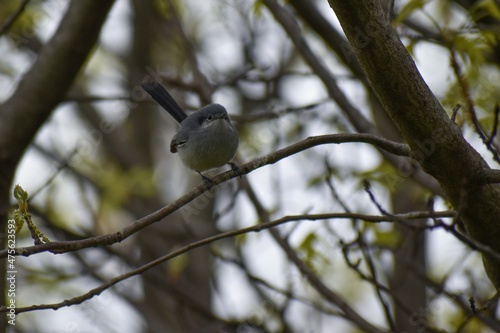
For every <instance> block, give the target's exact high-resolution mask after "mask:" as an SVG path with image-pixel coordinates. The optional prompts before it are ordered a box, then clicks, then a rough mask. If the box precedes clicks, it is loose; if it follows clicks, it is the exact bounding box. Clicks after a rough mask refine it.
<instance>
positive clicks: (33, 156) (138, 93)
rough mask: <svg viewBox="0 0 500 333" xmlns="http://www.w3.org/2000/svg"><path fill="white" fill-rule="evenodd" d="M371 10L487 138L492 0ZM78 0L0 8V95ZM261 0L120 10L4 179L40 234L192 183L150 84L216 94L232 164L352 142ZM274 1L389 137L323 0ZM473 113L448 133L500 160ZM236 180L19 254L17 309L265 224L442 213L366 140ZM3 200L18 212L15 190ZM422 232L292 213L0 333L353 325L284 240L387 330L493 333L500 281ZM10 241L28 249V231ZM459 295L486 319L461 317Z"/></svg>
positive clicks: (464, 312)
mask: <svg viewBox="0 0 500 333" xmlns="http://www.w3.org/2000/svg"><path fill="white" fill-rule="evenodd" d="M74 1H80V0H74ZM82 1H83V0H82ZM86 1H89V0H86ZM381 2H382V3H383V5H384V6H386V8H387V11H388V16H389V17H390V18H391V19H392V22H393V26H394V28H395V29H396V30H397V31H398V33H399V34H400V37H401V40H402V41H403V42H404V43H405V45H406V46H407V49H408V50H409V52H410V53H411V54H412V56H413V57H414V59H415V61H416V63H417V65H418V66H419V69H420V71H421V73H422V75H423V76H424V79H426V81H427V83H428V84H429V86H430V87H431V89H432V90H433V91H434V92H435V94H436V96H437V97H438V98H439V99H440V101H441V102H442V104H443V106H444V107H445V108H446V109H447V111H448V112H449V114H450V116H452V109H453V108H454V107H455V106H456V105H457V104H461V105H463V108H462V110H465V109H466V108H467V107H468V106H469V105H470V103H471V102H473V104H474V106H475V107H476V110H477V115H478V118H479V123H480V125H481V126H482V127H483V129H484V130H485V131H487V132H489V131H490V130H491V129H493V128H495V121H497V120H498V118H497V117H498V114H495V106H497V105H498V103H499V99H500V68H499V65H500V43H499V38H500V25H499V20H500V9H499V4H498V1H495V0H479V1H473V0H455V1H451V0H428V1H423V0H410V1H394V2H385V1H381ZM71 3H72V2H71V1H68V0H38V1H26V2H25V3H23V1H18V0H2V1H0V22H7V21H8V20H9V18H10V17H11V15H12V14H13V13H15V12H16V10H18V9H19V8H20V6H21V5H22V4H25V7H24V10H22V12H21V13H20V14H19V16H18V17H17V19H16V20H15V22H14V23H13V24H12V25H11V26H10V27H8V29H6V30H4V31H2V32H3V33H2V35H1V36H0V54H1V57H0V102H1V101H5V100H7V99H8V98H9V96H10V95H11V94H12V93H13V92H14V91H15V89H16V85H17V83H18V82H19V80H20V78H21V77H22V76H23V74H24V73H25V72H26V70H27V69H28V68H30V66H31V65H32V64H33V61H34V59H35V58H36V57H37V54H38V53H39V52H40V50H41V49H42V48H43V47H44V45H45V44H46V42H47V40H48V39H49V38H50V37H51V36H52V34H54V33H55V31H56V28H57V25H58V24H59V22H60V20H61V19H62V17H63V16H64V15H65V10H66V8H67V7H68V6H70V5H71ZM269 3H274V1H271V0H269V1H259V0H256V1H254V0H210V1H199V0H198V1H197V0H186V1H176V0H130V1H125V0H117V1H116V3H115V4H114V7H113V9H112V11H111V13H110V14H109V16H108V18H107V21H106V23H105V25H104V26H103V29H102V33H101V37H100V41H99V44H98V45H97V46H96V47H95V49H94V51H93V53H92V54H91V55H89V57H88V59H87V61H86V64H85V66H84V68H82V69H81V72H80V74H79V76H78V78H77V80H76V81H75V82H74V84H73V86H72V87H71V88H70V90H69V93H68V94H67V96H66V98H65V99H64V100H61V101H60V104H59V106H58V107H57V108H56V109H55V110H54V111H53V113H52V116H51V117H50V119H48V120H47V121H46V122H45V123H44V124H43V125H42V124H40V125H41V128H40V130H39V132H38V133H37V135H36V137H35V138H34V139H33V141H32V143H31V145H30V146H29V148H28V149H27V151H26V153H25V154H24V156H23V158H22V160H21V161H20V163H19V165H18V168H17V171H16V176H15V179H14V180H13V182H12V183H13V184H17V183H19V184H21V185H22V186H23V188H24V189H25V190H27V191H28V193H29V194H30V213H31V214H32V217H33V221H34V223H35V224H36V225H37V226H38V228H39V229H40V230H41V231H42V232H43V233H44V234H45V235H46V236H47V237H49V238H50V239H51V240H72V239H79V238H84V237H91V236H95V235H102V234H106V233H111V232H115V231H117V230H119V229H121V228H123V227H125V226H127V225H129V224H130V223H132V222H133V221H134V220H136V219H139V218H141V217H142V216H144V215H146V214H148V213H150V212H152V211H154V210H156V209H159V208H161V207H162V206H164V205H166V204H167V203H168V202H170V201H172V200H174V199H175V198H177V197H179V196H181V195H182V194H183V193H185V192H187V191H189V190H190V188H192V187H193V186H194V185H197V184H198V183H199V181H200V180H199V177H198V176H197V175H196V174H194V175H193V174H191V173H189V172H188V171H186V170H185V169H184V167H183V166H182V165H181V163H180V162H179V159H178V158H177V156H176V155H172V154H171V153H170V152H169V151H168V150H169V149H168V146H169V142H170V139H171V137H172V136H173V135H174V133H175V130H176V124H175V123H174V121H173V120H172V119H171V118H169V116H168V115H167V114H166V112H164V110H161V109H160V108H159V107H158V106H157V105H156V104H155V103H154V102H153V101H152V100H151V99H149V98H148V97H147V95H146V94H145V93H144V91H142V89H141V87H140V84H141V83H142V82H144V80H148V79H151V78H154V79H156V80H158V81H160V82H161V83H162V84H163V85H164V86H165V87H167V89H168V90H169V91H170V92H171V93H172V94H173V95H174V96H175V98H176V100H177V101H178V102H179V104H180V105H181V106H182V107H183V108H184V109H186V110H188V111H189V110H196V109H198V108H200V107H201V106H203V105H205V104H207V103H210V102H217V103H220V104H223V105H225V107H226V108H227V110H228V112H229V114H230V116H231V118H232V120H233V123H234V124H235V126H236V127H237V128H238V130H239V135H240V142H241V143H240V149H239V153H238V159H239V161H240V163H241V162H248V161H251V160H252V159H254V158H257V157H260V156H262V155H264V154H267V153H270V152H273V151H275V150H277V149H279V148H283V147H285V146H287V145H290V144H292V143H295V142H297V141H300V140H302V139H305V138H306V137H308V136H312V135H321V134H331V133H341V132H356V129H355V127H354V126H353V125H352V124H351V123H350V121H349V120H348V119H347V117H346V116H345V114H344V113H343V110H342V109H341V108H340V107H339V106H338V105H337V104H335V103H334V102H333V101H332V99H331V98H330V97H329V95H328V92H327V90H326V89H325V87H324V85H323V83H322V81H321V79H320V77H318V73H315V72H314V71H312V70H311V68H310V67H309V66H308V65H307V63H306V62H304V60H303V58H302V56H301V54H300V52H299V50H297V48H296V47H295V46H294V44H293V43H292V42H291V41H290V38H289V36H287V33H286V32H285V31H284V30H283V28H282V22H279V21H277V19H276V18H275V16H273V12H272V9H270V6H269ZM278 5H279V6H282V7H283V8H285V10H286V13H287V15H289V19H292V20H293V21H294V22H296V23H298V25H299V27H300V34H301V38H303V39H304V41H305V42H306V43H308V45H309V47H310V48H311V49H312V50H313V52H314V54H315V55H316V57H317V58H318V59H320V61H321V62H322V63H324V64H325V65H326V68H327V70H328V71H329V72H330V74H331V75H332V76H333V77H335V79H336V80H337V83H338V84H339V86H340V88H341V89H342V91H343V92H344V94H346V95H347V96H348V98H349V99H350V100H351V101H352V103H354V104H355V105H356V107H358V108H359V110H361V112H362V114H363V115H364V116H365V117H367V118H368V119H369V120H371V121H373V122H374V123H376V124H377V127H378V130H379V132H380V133H382V134H383V135H384V136H386V137H387V138H389V139H392V140H401V137H400V135H399V133H397V130H395V127H394V125H393V124H392V123H391V122H390V120H389V119H388V118H387V117H386V116H384V112H383V110H382V109H381V107H380V105H378V103H377V102H376V101H374V97H373V94H372V92H371V90H370V87H369V86H368V85H367V84H366V83H367V82H366V78H364V76H363V74H362V72H359V71H356V61H355V59H354V58H353V57H351V58H347V59H348V60H349V59H350V60H349V61H346V57H345V56H346V54H345V53H344V54H342V52H339V50H338V48H335V46H333V47H332V44H330V43H329V41H330V42H331V41H332V40H333V38H334V37H335V36H340V38H343V37H342V30H341V28H340V26H339V24H338V22H337V20H336V18H335V15H334V13H333V11H332V10H331V9H330V8H329V6H328V3H327V1H323V0H321V1H319V0H316V1H305V0H289V1H282V2H280V3H279V4H278ZM391 5H394V8H393V9H392V10H391V9H390V6H391ZM0 25H1V24H0ZM0 29H1V28H0ZM78 33H81V34H85V31H80V32H78ZM337 46H338V45H337ZM344 46H345V45H344ZM453 59H454V60H453ZM61 61H69V60H68V59H61ZM59 88H60V87H53V86H48V87H46V89H59ZM468 115H469V113H468V112H462V111H460V110H459V112H458V113H457V115H456V117H457V118H456V119H457V123H458V124H459V125H460V126H461V128H462V131H463V133H464V136H465V137H466V138H467V139H468V140H469V142H470V143H471V144H472V145H473V146H474V147H476V149H478V150H479V151H480V152H482V153H483V155H484V157H485V159H488V162H489V163H490V165H491V166H492V167H494V168H496V167H497V165H496V162H495V161H493V160H492V159H491V158H490V155H489V154H488V153H487V151H486V149H485V148H484V146H483V144H482V142H481V141H480V139H479V138H478V136H477V135H476V134H475V133H474V129H473V128H474V125H473V123H472V120H471V119H470V117H469V116H468ZM0 121H1V119H0ZM22 126H23V125H22V124H19V130H20V131H22V128H23V127H22ZM494 142H495V144H497V137H495V140H494ZM244 178H245V180H244V181H242V180H231V181H229V182H227V183H224V184H223V185H222V186H220V187H219V188H217V189H215V190H214V191H213V192H210V193H209V195H206V196H202V197H200V198H197V199H195V200H194V201H193V202H192V203H190V204H189V205H188V206H187V207H185V208H182V209H181V210H180V212H178V213H176V214H174V215H172V216H169V217H168V218H166V219H164V220H163V221H161V222H159V223H156V224H154V225H151V226H150V227H148V228H147V229H145V230H142V231H140V232H139V233H137V234H136V235H134V236H133V237H131V238H130V239H127V240H126V241H124V242H122V243H120V244H115V245H113V246H110V247H106V248H95V249H86V250H83V251H77V252H71V253H67V254H63V255H53V254H48V253H42V254H37V255H34V256H31V257H27V258H24V257H18V258H17V261H16V264H17V270H18V272H19V274H18V282H17V283H18V284H17V290H18V302H17V304H18V305H19V306H29V305H32V304H50V303H57V302H61V301H63V300H64V299H68V298H72V297H75V296H78V295H81V294H83V293H85V292H86V291H88V290H89V289H91V288H94V287H96V286H98V285H100V284H102V283H104V282H106V281H108V280H109V279H111V278H113V277H115V276H117V275H120V274H123V273H126V272H128V271H130V270H132V269H134V268H136V267H138V266H140V265H143V264H145V263H148V262H150V261H152V260H154V259H156V258H158V257H160V256H162V255H165V254H167V253H169V252H170V251H173V250H175V249H178V248H180V247H182V246H184V245H186V244H189V243H191V242H193V241H195V240H199V239H202V238H204V237H208V236H210V235H214V234H216V233H218V232H222V231H227V230H232V229H237V228H242V227H246V226H251V225H254V224H257V223H261V222H267V221H264V220H263V219H265V218H267V219H269V220H273V219H277V218H280V217H283V216H286V215H299V214H321V213H343V212H344V213H362V214H372V215H381V214H382V212H381V211H380V210H379V209H378V208H377V205H376V203H378V204H379V205H380V206H381V207H383V209H384V210H385V211H387V212H389V213H390V214H398V213H407V212H412V211H429V210H431V209H432V210H435V211H441V210H447V209H450V207H449V205H448V203H447V202H446V199H444V198H442V197H441V196H440V193H434V192H433V190H432V189H429V188H425V187H424V186H422V184H417V183H416V182H415V181H413V180H412V179H411V178H408V177H402V176H401V174H400V173H398V170H397V168H396V167H395V166H394V165H393V164H391V163H389V162H388V161H387V160H385V159H384V157H383V156H382V155H380V154H379V153H378V151H377V150H376V149H374V148H373V147H371V146H369V145H366V144H361V143H346V144H341V145H327V146H321V147H316V148H313V149H309V150H307V151H304V152H302V153H300V154H297V155H294V156H291V157H289V158H287V159H285V160H284V161H281V162H279V163H277V164H274V165H269V166H266V167H264V168H262V169H259V170H256V171H254V172H252V173H251V174H249V175H245V176H244ZM364 180H367V181H369V183H370V187H369V190H367V188H366V186H364V185H363V181H364ZM369 194H371V195H373V197H374V198H375V200H371V199H370V195H369ZM11 204H12V207H13V208H15V200H14V197H12V200H11ZM444 221H445V222H446V223H451V219H444ZM430 225H431V221H430V220H425V219H422V220H421V221H420V228H407V227H405V225H404V224H399V223H371V222H367V221H363V220H362V219H327V220H322V221H314V222H313V221H296V222H293V223H290V224H287V225H284V226H281V227H279V228H277V232H278V235H280V237H281V238H280V239H281V241H279V240H278V238H277V236H276V234H272V233H270V232H269V231H263V232H261V233H249V234H245V235H242V236H239V237H236V238H231V239H226V240H223V241H219V242H215V243H213V244H211V245H209V246H206V247H202V248H200V249H196V250H193V251H190V252H189V253H187V254H185V255H182V256H180V257H177V258H175V259H173V260H171V261H169V262H168V263H167V264H162V265H159V266H157V267H155V268H153V269H151V270H148V271H147V272H145V273H144V274H141V275H140V276H136V277H133V278H130V279H128V280H126V281H124V282H121V283H119V284H118V285H116V286H114V287H112V288H110V289H108V290H107V291H105V292H104V293H102V294H101V295H99V296H97V297H94V298H92V299H91V300H88V301H86V302H84V303H82V304H80V305H73V306H70V307H64V308H61V309H59V310H57V311H48V310H43V311H31V312H25V313H20V314H19V315H18V321H17V325H16V327H15V330H12V327H10V331H15V332H30V333H31V332H332V331H336V332H361V331H363V330H362V329H361V328H359V327H360V326H359V322H357V321H356V320H353V319H352V317H351V316H348V315H346V309H345V308H343V307H342V306H341V305H339V304H338V303H337V304H335V302H333V303H332V302H331V301H329V300H328V297H327V296H326V293H323V292H322V291H321V289H318V288H317V286H314V284H311V281H310V276H309V277H307V276H304V275H303V274H302V273H301V272H300V270H299V269H298V266H297V264H296V263H294V262H293V260H291V259H290V253H288V252H287V251H289V250H286V249H291V250H292V251H293V252H294V253H295V255H296V256H297V258H299V259H300V260H301V261H302V263H303V264H304V265H305V266H306V267H307V268H308V269H309V271H310V274H312V275H314V276H315V277H316V278H317V279H319V280H320V281H322V283H323V284H324V286H326V287H327V288H329V290H330V291H331V292H333V293H335V294H336V295H338V296H339V297H340V298H341V299H343V300H344V301H346V302H347V304H349V306H350V307H351V308H352V309H353V311H354V312H355V313H357V314H358V315H359V316H360V317H362V318H364V320H366V321H367V322H369V323H370V324H371V325H373V327H376V328H377V329H379V332H389V331H398V332H402V331H405V332H424V331H425V332H445V331H446V332H493V331H497V330H496V328H498V327H500V322H499V321H498V319H495V318H498V315H496V313H497V310H496V301H488V300H489V299H490V298H491V297H492V296H493V295H494V293H495V290H494V288H493V286H492V285H491V283H490V282H489V280H488V278H487V277H486V275H485V273H484V269H483V267H482V262H481V258H480V255H479V254H478V253H476V252H474V251H472V250H471V249H470V248H469V247H467V246H466V245H464V244H463V243H461V242H460V241H459V240H458V239H456V238H455V237H454V236H453V235H450V234H449V233H447V232H446V231H445V230H444V229H443V228H431V227H430ZM280 242H286V243H287V244H288V246H289V248H288V247H287V246H284V245H282V243H280ZM17 245H18V246H29V245H32V240H31V238H30V233H29V231H28V230H27V228H24V229H23V230H22V232H21V233H20V234H19V235H18V238H17ZM470 299H473V300H474V301H475V304H476V305H475V306H476V307H477V308H478V309H479V308H481V310H478V312H481V313H482V314H485V315H484V316H483V317H480V316H477V315H475V314H474V313H472V310H471V306H470V304H469V300H470ZM482 307H484V308H482ZM485 317H486V318H487V319H484V318H485Z"/></svg>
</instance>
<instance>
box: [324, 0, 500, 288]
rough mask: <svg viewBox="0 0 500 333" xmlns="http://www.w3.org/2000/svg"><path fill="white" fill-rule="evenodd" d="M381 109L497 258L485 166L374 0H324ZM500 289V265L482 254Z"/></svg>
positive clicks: (492, 195) (498, 210) (494, 203)
mask: <svg viewBox="0 0 500 333" xmlns="http://www.w3.org/2000/svg"><path fill="white" fill-rule="evenodd" d="M329 3H330V6H331V7H332V9H333V10H334V11H335V13H336V15H337V17H338V19H339V21H340V24H341V25H342V28H343V30H344V32H345V34H346V36H347V38H348V40H349V43H350V44H351V46H352V47H353V49H354V52H355V54H356V56H357V57H358V60H359V62H360V63H361V66H362V67H363V69H364V70H365V72H366V75H367V77H368V80H369V82H370V84H371V86H372V88H373V90H374V91H375V93H376V94H377V96H378V98H379V100H380V101H381V103H382V105H383V106H384V107H385V109H386V111H387V112H388V113H389V115H390V116H391V118H392V120H393V121H394V122H395V123H396V125H397V126H398V128H399V130H400V132H401V134H402V135H403V137H404V138H405V140H406V141H407V143H408V144H409V146H410V147H411V149H412V156H413V158H414V159H415V160H416V161H417V162H418V163H420V165H421V166H422V168H423V170H424V171H426V172H427V173H429V174H430V175H432V176H433V177H434V178H436V180H437V181H438V182H439V184H440V185H441V188H442V189H443V191H444V192H445V194H446V196H447V198H448V200H450V202H451V203H452V204H453V206H454V207H455V209H456V210H457V211H458V212H459V213H460V219H461V220H462V221H463V223H464V225H465V229H466V231H467V233H468V234H469V235H470V236H471V237H472V238H473V239H474V240H476V241H478V242H480V243H482V244H485V245H487V246H489V247H491V248H492V249H493V250H495V251H496V252H500V224H499V223H498V217H499V216H500V205H498V198H499V197H500V187H499V185H497V184H481V183H480V182H479V181H478V179H480V178H481V173H482V172H483V170H485V169H488V168H489V167H488V165H487V164H486V162H485V161H484V160H483V158H482V157H481V155H480V154H479V153H478V152H477V151H475V150H474V148H472V147H471V146H470V144H469V143H468V142H467V141H466V140H465V139H464V138H463V136H462V133H461V131H460V129H459V127H458V126H457V125H456V124H455V123H454V122H453V121H451V120H450V118H449V117H448V115H447V114H446V112H445V111H444V110H443V108H442V106H441V104H440V103H439V101H438V100H437V99H436V97H435V96H434V95H433V94H432V92H431V91H430V89H429V87H428V86H427V84H426V83H425V82H424V80H423V79H422V77H421V75H420V73H419V72H418V70H417V67H416V66H415V63H414V62H413V59H412V58H411V56H410V55H409V53H408V52H407V51H406V49H405V47H404V45H403V44H402V43H401V41H400V40H399V38H398V35H397V34H396V32H395V31H394V30H393V28H392V27H391V25H390V23H389V22H388V21H387V20H386V17H385V13H384V12H383V10H382V8H381V7H380V4H379V2H378V1H376V0H352V1H344V0H329ZM483 261H484V264H485V269H486V272H487V274H488V276H489V278H490V280H491V281H492V282H493V284H494V285H495V287H497V288H498V287H500V262H498V260H495V259H494V258H492V257H491V256H490V255H487V254H484V253H483Z"/></svg>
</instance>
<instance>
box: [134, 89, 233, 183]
mask: <svg viewBox="0 0 500 333" xmlns="http://www.w3.org/2000/svg"><path fill="white" fill-rule="evenodd" d="M142 88H143V89H144V90H145V91H146V92H147V93H148V94H150V95H151V97H152V98H153V99H154V100H155V101H156V102H158V104H160V105H161V106H162V107H163V108H164V109H165V110H167V112H168V113H169V114H170V115H171V116H172V117H173V118H174V119H175V120H176V121H177V122H178V123H179V124H180V125H181V127H180V128H179V130H178V131H177V134H175V136H174V137H173V138H172V142H170V151H171V152H172V153H177V152H178V153H179V156H180V158H181V160H182V162H183V163H184V164H185V165H186V166H187V167H188V168H190V169H191V170H194V171H196V172H197V173H198V174H200V176H201V178H202V179H203V181H204V182H205V183H207V185H208V186H209V187H211V186H212V185H213V182H212V180H211V179H210V178H208V177H205V176H204V175H203V174H202V173H201V172H202V171H206V170H210V169H215V168H219V167H221V166H223V165H225V164H229V165H231V168H232V169H233V170H234V171H235V172H236V173H238V174H239V175H240V177H241V170H240V168H239V167H238V166H237V165H236V164H234V163H231V160H232V159H233V158H234V155H235V154H236V150H237V149H238V143H239V138H238V131H236V128H234V126H233V125H232V124H231V121H230V120H229V117H228V115H227V112H226V109H225V108H224V107H223V106H222V105H219V104H209V105H207V106H205V107H203V108H201V109H200V110H198V111H196V112H194V113H192V114H190V115H189V116H188V115H186V113H185V112H184V110H182V108H181V107H180V106H179V104H177V102H176V101H175V100H174V98H173V97H172V96H170V94H169V93H168V92H167V90H166V89H165V88H164V87H163V86H162V85H161V84H159V83H158V82H155V81H153V82H147V83H143V84H142Z"/></svg>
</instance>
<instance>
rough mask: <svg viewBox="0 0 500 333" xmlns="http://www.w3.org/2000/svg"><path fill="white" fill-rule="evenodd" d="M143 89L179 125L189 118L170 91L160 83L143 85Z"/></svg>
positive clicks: (153, 82)
mask: <svg viewBox="0 0 500 333" xmlns="http://www.w3.org/2000/svg"><path fill="white" fill-rule="evenodd" d="M142 88H143V89H144V90H145V91H146V92H147V93H148V94H150V95H151V97H153V99H154V100H155V101H157V102H158V104H160V105H161V106H162V107H163V108H164V109H165V110H167V112H168V113H170V115H171V116H172V117H173V118H174V119H175V120H177V122H178V123H180V122H182V121H183V120H184V119H186V118H187V115H186V113H185V112H184V110H182V108H181V107H180V106H179V104H177V102H176V101H175V100H174V98H173V97H172V96H170V94H169V93H168V91H167V90H166V89H165V88H164V87H163V86H162V85H161V84H160V83H158V82H156V81H151V82H146V83H143V84H142Z"/></svg>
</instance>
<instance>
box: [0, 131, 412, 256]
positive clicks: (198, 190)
mask: <svg viewBox="0 0 500 333" xmlns="http://www.w3.org/2000/svg"><path fill="white" fill-rule="evenodd" d="M347 142H364V143H370V144H373V145H376V146H378V147H380V148H382V149H385V150H387V151H389V152H391V153H393V154H397V155H402V156H407V155H408V154H409V149H408V147H407V146H406V145H404V144H401V143H397V142H392V141H390V140H387V139H383V138H380V137H377V136H375V135H370V134H347V133H345V134H331V135H322V136H314V137H309V138H307V139H305V140H302V141H300V142H298V143H295V144H293V145H291V146H288V147H286V148H283V149H280V150H278V151H276V152H274V153H271V154H268V155H266V156H263V157H260V158H257V159H255V160H254V161H252V162H249V163H246V164H244V165H242V166H240V169H241V172H242V173H244V174H247V173H250V172H252V171H253V170H256V169H258V168H261V167H263V166H265V165H268V164H274V163H276V162H278V161H280V160H282V159H284V158H286V157H288V156H291V155H294V154H297V153H299V152H301V151H304V150H306V149H309V148H312V147H315V146H318V145H324V144H339V143H347ZM236 176H238V175H237V174H235V172H234V171H232V170H231V171H227V172H224V173H222V174H220V175H218V176H216V177H214V178H213V179H212V180H213V182H214V185H218V184H220V183H223V182H224V181H227V180H229V179H231V178H234V177H236ZM207 189H208V188H207V187H206V184H205V183H201V184H200V185H198V186H196V187H195V188H194V189H192V190H191V191H190V192H189V193H186V194H185V195H183V196H182V197H180V198H179V199H177V200H175V201H174V202H171V203H170V204H168V205H167V206H165V207H163V208H161V209H159V210H157V211H156V212H153V213H151V214H149V215H147V216H144V217H143V218H141V219H139V220H136V221H135V222H133V223H132V224H130V225H129V226H127V227H126V228H123V229H122V230H120V231H118V232H115V233H112V234H106V235H101V236H95V237H90V238H85V239H80V240H74V241H65V242H49V243H45V244H40V245H35V246H30V247H24V248H17V249H16V253H17V255H23V256H30V255H32V254H35V253H40V252H46V251H50V252H54V253H64V252H70V251H77V250H81V249H84V248H89V247H97V246H107V245H112V244H114V243H118V242H121V241H123V240H125V239H126V238H128V237H129V236H131V235H133V234H135V233H136V232H138V231H139V230H141V229H143V228H145V227H147V226H149V225H150V224H153V223H155V222H158V221H160V220H161V219H163V218H165V217H167V216H168V215H170V214H172V213H173V212H175V211H176V210H178V209H179V208H181V207H183V206H184V205H186V204H187V203H189V202H190V201H192V200H194V199H195V198H197V197H198V196H200V195H201V194H202V193H204V192H205V191H206V190H207ZM6 256H7V250H3V251H0V258H5V257H6Z"/></svg>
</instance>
